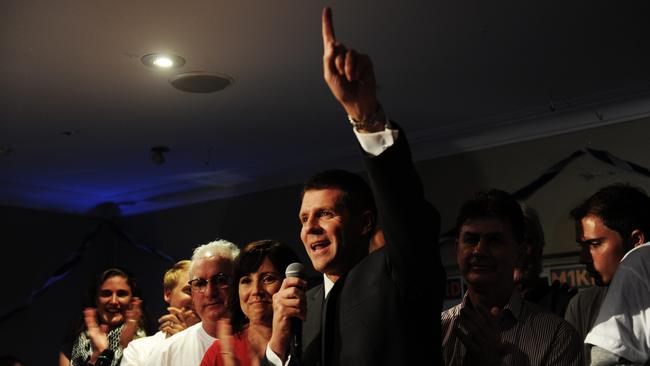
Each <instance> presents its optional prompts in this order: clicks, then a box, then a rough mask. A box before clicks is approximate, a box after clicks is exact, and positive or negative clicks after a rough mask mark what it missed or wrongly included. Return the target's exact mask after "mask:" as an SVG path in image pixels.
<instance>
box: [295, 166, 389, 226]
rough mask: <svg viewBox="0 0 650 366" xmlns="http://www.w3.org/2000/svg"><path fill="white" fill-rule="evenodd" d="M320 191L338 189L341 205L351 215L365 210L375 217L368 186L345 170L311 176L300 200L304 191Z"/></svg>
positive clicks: (304, 186)
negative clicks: (340, 194) (340, 195)
mask: <svg viewBox="0 0 650 366" xmlns="http://www.w3.org/2000/svg"><path fill="white" fill-rule="evenodd" d="M321 189H338V190H340V191H341V192H342V193H343V195H342V202H341V203H342V204H343V205H344V207H345V208H346V209H348V210H349V211H350V213H352V214H361V213H363V212H364V211H366V210H370V211H372V213H373V215H374V216H375V220H373V221H376V217H377V208H376V206H375V199H374V197H373V195H372V190H371V189H370V186H368V184H367V183H366V181H365V180H363V178H361V177H360V176H358V175H356V174H354V173H350V172H348V171H346V170H340V169H332V170H326V171H323V172H320V173H317V174H315V175H313V176H312V177H311V178H309V179H308V180H307V181H306V182H305V184H304V185H303V187H302V193H301V194H300V200H301V201H302V198H303V197H304V196H305V192H306V191H311V190H321Z"/></svg>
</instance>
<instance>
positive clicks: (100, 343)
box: [83, 308, 108, 364]
mask: <svg viewBox="0 0 650 366" xmlns="http://www.w3.org/2000/svg"><path fill="white" fill-rule="evenodd" d="M83 313H84V322H85V323H86V334H87V335H88V338H90V342H91V344H92V349H93V353H92V355H91V356H90V363H93V364H94V363H95V361H97V357H98V356H99V354H100V353H102V352H103V351H104V350H105V349H107V348H108V325H106V324H102V325H99V324H98V323H97V309H95V308H86V309H84V311H83Z"/></svg>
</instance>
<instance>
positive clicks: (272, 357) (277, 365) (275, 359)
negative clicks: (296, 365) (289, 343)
mask: <svg viewBox="0 0 650 366" xmlns="http://www.w3.org/2000/svg"><path fill="white" fill-rule="evenodd" d="M266 359H267V360H268V361H269V363H270V364H271V365H273V366H289V361H291V355H289V357H287V361H286V362H285V363H284V364H282V360H281V359H280V357H279V356H278V355H276V354H275V352H273V350H272V349H271V347H270V346H269V345H268V344H267V345H266Z"/></svg>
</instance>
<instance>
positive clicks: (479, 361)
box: [454, 304, 505, 366]
mask: <svg viewBox="0 0 650 366" xmlns="http://www.w3.org/2000/svg"><path fill="white" fill-rule="evenodd" d="M500 311H501V310H500V309H499V308H498V307H493V308H491V309H489V310H488V309H487V308H486V307H485V306H482V305H480V304H477V305H476V306H474V309H472V308H470V307H468V306H466V307H464V308H463V309H461V311H460V317H458V319H457V321H459V322H460V324H459V326H458V327H455V328H454V329H455V332H456V335H457V336H458V337H459V338H460V340H461V342H463V344H464V345H465V347H467V357H468V359H469V360H471V362H469V363H468V364H470V365H485V366H496V365H500V364H501V358H502V356H503V354H504V349H505V347H504V345H503V344H502V343H501V340H500V337H499V315H500Z"/></svg>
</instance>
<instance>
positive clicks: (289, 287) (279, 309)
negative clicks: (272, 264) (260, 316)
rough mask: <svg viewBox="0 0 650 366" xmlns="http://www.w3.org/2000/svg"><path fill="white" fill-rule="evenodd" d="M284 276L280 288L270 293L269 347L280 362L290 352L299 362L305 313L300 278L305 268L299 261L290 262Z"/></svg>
mask: <svg viewBox="0 0 650 366" xmlns="http://www.w3.org/2000/svg"><path fill="white" fill-rule="evenodd" d="M285 275H286V278H285V279H284V281H283V282H282V286H281V287H280V290H279V291H278V292H277V293H275V294H274V295H273V333H272V335H271V339H270V341H269V347H270V348H271V350H272V351H273V352H274V353H275V354H277V355H278V356H279V357H280V358H281V359H282V360H283V361H285V360H286V359H287V356H288V355H289V354H290V352H291V354H292V359H294V360H297V361H299V360H300V357H301V355H300V350H301V339H302V321H303V320H305V316H306V314H307V301H306V299H305V290H306V289H307V282H306V281H305V280H304V279H302V278H301V277H304V267H303V266H302V264H300V263H292V264H290V265H289V266H288V267H287V270H286V271H285ZM296 351H297V352H298V353H297V354H296V353H295V352H296Z"/></svg>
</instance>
